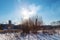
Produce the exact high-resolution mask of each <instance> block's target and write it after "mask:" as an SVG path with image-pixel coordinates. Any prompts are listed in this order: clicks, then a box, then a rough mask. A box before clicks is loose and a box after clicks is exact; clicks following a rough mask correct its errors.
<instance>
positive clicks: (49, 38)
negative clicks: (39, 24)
mask: <svg viewBox="0 0 60 40" xmlns="http://www.w3.org/2000/svg"><path fill="white" fill-rule="evenodd" d="M0 40H60V34H53V35H49V34H43V33H38V34H33V33H30V34H27V35H26V36H21V33H20V32H19V33H0Z"/></svg>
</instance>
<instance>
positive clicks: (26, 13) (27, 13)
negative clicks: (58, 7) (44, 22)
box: [21, 5, 39, 20]
mask: <svg viewBox="0 0 60 40" xmlns="http://www.w3.org/2000/svg"><path fill="white" fill-rule="evenodd" d="M38 9H39V6H35V5H28V6H26V7H22V8H21V14H22V18H23V20H27V19H29V18H30V17H32V16H34V15H35V14H36V13H37V11H38Z"/></svg>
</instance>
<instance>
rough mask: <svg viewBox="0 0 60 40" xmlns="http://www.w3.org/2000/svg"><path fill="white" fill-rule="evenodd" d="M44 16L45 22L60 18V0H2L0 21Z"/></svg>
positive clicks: (16, 20)
mask: <svg viewBox="0 0 60 40" xmlns="http://www.w3.org/2000/svg"><path fill="white" fill-rule="evenodd" d="M35 15H38V16H42V20H43V22H44V23H45V24H49V23H50V22H52V21H56V20H60V0H0V23H6V22H7V21H8V20H12V21H13V23H14V22H16V23H17V24H18V23H20V22H21V20H22V19H24V20H25V19H29V17H33V16H35Z"/></svg>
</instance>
